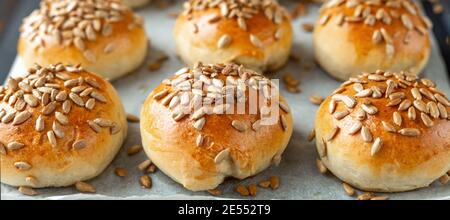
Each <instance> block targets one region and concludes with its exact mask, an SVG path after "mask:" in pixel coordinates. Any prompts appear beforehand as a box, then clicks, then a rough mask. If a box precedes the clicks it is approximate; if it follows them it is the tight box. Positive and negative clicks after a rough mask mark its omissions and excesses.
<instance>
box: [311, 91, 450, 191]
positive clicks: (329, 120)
mask: <svg viewBox="0 0 450 220" xmlns="http://www.w3.org/2000/svg"><path fill="white" fill-rule="evenodd" d="M363 85H364V87H365V88H369V87H371V86H382V85H385V83H380V82H369V83H368V84H363ZM420 87H422V88H424V86H423V85H421V86H420ZM420 87H419V88H420ZM343 88H345V91H344V92H342V94H344V95H351V96H353V95H355V91H354V90H353V89H352V85H348V86H345V87H343ZM409 90H410V88H408V89H400V90H396V92H399V91H403V92H405V94H406V98H407V99H409V100H414V98H413V97H412V95H411V93H410V91H409ZM331 97H332V96H330V97H328V98H327V99H325V101H324V102H323V103H322V104H321V106H320V108H319V110H318V111H317V115H316V122H315V132H316V144H317V148H318V150H319V149H324V148H325V149H326V156H324V157H322V158H321V160H322V162H323V163H324V164H325V166H326V167H327V168H328V169H329V170H330V171H331V172H332V173H333V174H334V175H335V176H337V177H338V178H339V179H341V180H342V181H344V182H346V183H348V184H351V185H353V186H355V187H357V188H359V189H361V190H366V191H376V192H401V191H408V190H413V189H417V188H421V187H427V186H429V185H430V184H431V183H432V182H433V181H435V180H436V179H438V178H439V177H441V176H443V175H445V173H446V172H448V171H449V170H450V138H449V133H448V131H449V129H450V122H449V120H448V119H442V118H438V119H432V120H433V122H434V125H433V126H432V127H427V126H425V125H424V123H423V122H422V121H421V116H420V111H416V113H417V116H416V119H415V120H410V119H409V118H408V113H407V111H398V110H397V108H398V106H394V107H386V105H387V104H388V102H389V99H385V98H381V99H370V98H369V99H370V101H371V102H372V104H373V105H374V106H376V107H377V108H378V113H376V114H375V115H368V116H367V119H366V120H364V121H363V122H362V123H363V125H364V126H365V127H367V128H368V129H369V130H370V132H371V134H372V137H373V138H372V141H371V142H364V141H363V139H362V134H361V131H358V132H357V133H356V134H353V135H351V134H348V132H349V131H350V130H351V127H352V125H354V123H355V121H356V119H355V117H356V116H355V114H356V109H360V108H361V105H362V103H363V102H362V100H363V99H358V100H359V101H358V104H357V105H356V106H355V107H354V108H353V109H350V112H351V113H350V115H349V116H346V117H344V118H343V119H341V120H338V119H336V118H335V117H334V116H333V115H332V114H330V113H329V105H330V102H331V100H332V98H331ZM423 99H424V100H425V98H423ZM425 102H427V101H425ZM345 109H348V108H347V107H346V106H345V105H344V104H338V105H337V107H336V110H335V112H339V111H343V110H345ZM446 109H447V112H450V108H449V107H447V108H446ZM396 111H397V112H399V113H400V115H401V116H402V119H403V120H402V124H401V126H397V125H395V123H393V113H394V112H396ZM383 121H384V122H388V123H390V124H391V125H392V126H395V128H396V129H397V132H399V131H398V130H399V129H400V128H414V129H418V130H419V131H420V135H419V136H417V137H410V136H405V135H401V134H399V133H395V132H388V131H387V130H386V129H384V128H383V124H382V122H383ZM334 126H338V127H339V130H338V133H337V134H336V135H335V136H334V138H332V139H331V140H330V141H327V137H329V136H330V133H332V130H333V128H334ZM375 138H380V139H381V140H382V146H381V148H380V150H379V151H378V152H377V153H376V154H375V155H373V156H372V155H371V151H372V146H373V144H374V140H375Z"/></svg>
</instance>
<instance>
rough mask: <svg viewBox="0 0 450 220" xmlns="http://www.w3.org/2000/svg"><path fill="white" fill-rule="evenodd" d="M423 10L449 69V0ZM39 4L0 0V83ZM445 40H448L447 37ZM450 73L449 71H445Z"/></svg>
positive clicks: (21, 0) (30, 0)
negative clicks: (21, 31)
mask: <svg viewBox="0 0 450 220" xmlns="http://www.w3.org/2000/svg"><path fill="white" fill-rule="evenodd" d="M422 2H423V5H424V8H425V12H426V14H427V15H428V17H429V18H430V19H431V20H432V21H433V23H434V28H433V31H434V34H435V36H436V38H437V40H438V43H439V47H440V52H441V54H442V57H443V58H444V61H445V63H446V66H447V70H448V71H450V45H449V43H450V42H446V38H449V37H450V0H441V1H440V2H441V4H442V5H443V6H444V8H445V10H444V12H443V13H441V14H434V13H433V12H432V7H431V4H430V3H429V2H428V1H422ZM38 6H39V0H0V84H1V82H3V81H4V80H5V78H6V76H7V74H8V72H9V69H10V68H11V65H12V63H13V62H14V59H15V57H16V54H17V50H16V45H17V38H18V36H19V27H20V24H21V22H22V18H24V17H25V16H27V15H28V14H30V13H31V12H32V11H33V9H35V8H37V7H38ZM447 41H450V39H448V40H447ZM447 74H449V75H450V73H447Z"/></svg>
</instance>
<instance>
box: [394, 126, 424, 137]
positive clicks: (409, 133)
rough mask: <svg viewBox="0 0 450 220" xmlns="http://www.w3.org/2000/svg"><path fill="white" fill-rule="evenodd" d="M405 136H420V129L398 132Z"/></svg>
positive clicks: (403, 129) (404, 129) (407, 129)
mask: <svg viewBox="0 0 450 220" xmlns="http://www.w3.org/2000/svg"><path fill="white" fill-rule="evenodd" d="M398 133H399V134H401V135H403V136H410V137H416V136H419V135H420V131H419V129H416V128H402V129H400V130H399V131H398Z"/></svg>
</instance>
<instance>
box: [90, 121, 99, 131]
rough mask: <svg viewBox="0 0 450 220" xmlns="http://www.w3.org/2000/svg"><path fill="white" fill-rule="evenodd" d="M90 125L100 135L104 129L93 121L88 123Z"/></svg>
mask: <svg viewBox="0 0 450 220" xmlns="http://www.w3.org/2000/svg"><path fill="white" fill-rule="evenodd" d="M88 125H89V127H90V128H91V129H92V130H93V131H95V133H100V132H101V130H102V128H101V127H100V126H99V125H97V123H95V122H93V121H88Z"/></svg>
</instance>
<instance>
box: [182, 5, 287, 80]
mask: <svg viewBox="0 0 450 220" xmlns="http://www.w3.org/2000/svg"><path fill="white" fill-rule="evenodd" d="M184 8H185V10H184V12H183V13H182V14H181V15H180V16H179V17H178V19H177V21H176V24H175V31H174V33H175V43H176V47H177V51H178V54H179V55H180V57H181V58H182V59H183V61H184V62H185V63H186V64H188V65H189V66H192V65H194V64H195V63H196V62H198V61H201V62H204V63H230V62H235V63H239V64H243V65H244V66H246V67H248V68H252V69H254V70H256V71H270V70H275V69H278V68H280V67H281V66H283V65H284V64H285V63H286V61H287V59H288V57H289V53H290V49H291V45H292V27H291V20H290V18H289V16H288V14H287V13H286V11H285V9H283V8H282V7H281V6H280V5H279V4H278V3H277V1H276V0H266V1H239V0H231V1H212V0H190V1H187V2H186V3H185V4H184Z"/></svg>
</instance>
